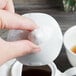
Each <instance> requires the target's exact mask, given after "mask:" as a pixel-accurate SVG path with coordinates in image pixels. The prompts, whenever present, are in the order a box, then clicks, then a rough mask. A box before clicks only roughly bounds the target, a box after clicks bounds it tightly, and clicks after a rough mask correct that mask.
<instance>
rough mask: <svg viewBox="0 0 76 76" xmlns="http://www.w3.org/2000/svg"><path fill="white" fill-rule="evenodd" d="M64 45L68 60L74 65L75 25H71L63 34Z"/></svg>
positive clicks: (75, 58) (75, 63)
mask: <svg viewBox="0 0 76 76" xmlns="http://www.w3.org/2000/svg"><path fill="white" fill-rule="evenodd" d="M64 46H65V48H66V53H67V56H68V59H69V62H70V63H71V64H72V66H76V26H72V27H71V28H70V29H68V30H67V31H66V32H65V34H64Z"/></svg>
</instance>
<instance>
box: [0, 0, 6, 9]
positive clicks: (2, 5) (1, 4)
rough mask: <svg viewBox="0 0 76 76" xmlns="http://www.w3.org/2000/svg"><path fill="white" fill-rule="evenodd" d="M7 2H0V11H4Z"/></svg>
mask: <svg viewBox="0 0 76 76" xmlns="http://www.w3.org/2000/svg"><path fill="white" fill-rule="evenodd" d="M6 4H7V0H0V9H4V8H5V7H6Z"/></svg>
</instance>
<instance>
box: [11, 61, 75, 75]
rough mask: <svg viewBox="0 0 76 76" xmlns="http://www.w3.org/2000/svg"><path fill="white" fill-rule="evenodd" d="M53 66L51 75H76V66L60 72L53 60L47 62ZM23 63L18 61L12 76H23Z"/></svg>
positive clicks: (12, 70) (50, 66)
mask: <svg viewBox="0 0 76 76" xmlns="http://www.w3.org/2000/svg"><path fill="white" fill-rule="evenodd" d="M47 65H48V66H49V68H51V69H50V70H51V76H76V67H74V68H71V69H68V70H66V71H65V72H63V73H62V72H60V71H59V70H58V69H57V67H56V65H55V64H54V63H53V62H50V64H47ZM22 69H23V65H22V64H21V63H19V62H16V63H15V64H14V65H13V67H12V69H11V76H22Z"/></svg>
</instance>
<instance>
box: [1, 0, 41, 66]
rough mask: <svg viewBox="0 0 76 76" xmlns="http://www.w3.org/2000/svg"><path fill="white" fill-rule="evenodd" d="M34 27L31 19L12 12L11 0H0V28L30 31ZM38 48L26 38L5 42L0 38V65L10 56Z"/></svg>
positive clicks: (13, 56) (24, 53)
mask: <svg viewBox="0 0 76 76" xmlns="http://www.w3.org/2000/svg"><path fill="white" fill-rule="evenodd" d="M36 28H37V26H36V24H35V23H34V22H33V21H32V20H31V19H28V18H25V17H22V16H20V15H18V14H16V13H14V6H13V3H12V0H0V29H20V30H28V31H30V30H31V31H32V30H34V29H36ZM39 50H40V48H39V47H38V46H37V45H35V44H34V43H32V42H30V41H28V40H21V41H15V42H7V41H4V40H3V39H1V38H0V65H1V64H3V63H4V62H6V61H8V60H10V59H12V58H15V57H19V56H22V55H26V54H29V53H35V52H38V51H39Z"/></svg>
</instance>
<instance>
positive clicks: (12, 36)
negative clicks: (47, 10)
mask: <svg viewBox="0 0 76 76" xmlns="http://www.w3.org/2000/svg"><path fill="white" fill-rule="evenodd" d="M24 16H25V17H28V18H31V19H32V20H33V21H35V23H36V24H37V26H38V27H39V28H38V29H36V30H34V31H33V32H32V33H31V35H34V36H35V39H34V41H33V42H35V43H37V44H38V45H39V46H40V47H41V52H39V53H36V54H30V55H27V56H23V57H20V58H17V60H19V61H20V62H21V63H23V64H27V65H45V64H48V63H50V61H53V60H55V59H56V58H57V56H58V55H59V53H60V51H61V47H62V32H61V29H60V27H59V24H58V23H57V22H56V20H55V19H54V18H53V17H51V16H50V15H47V14H44V13H28V14H25V15H24ZM25 34H26V33H24V34H22V31H19V30H13V31H10V32H9V34H8V40H11V41H15V40H18V39H23V38H24V37H23V36H24V35H25ZM33 38H34V37H33ZM31 40H33V39H32V37H31Z"/></svg>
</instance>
